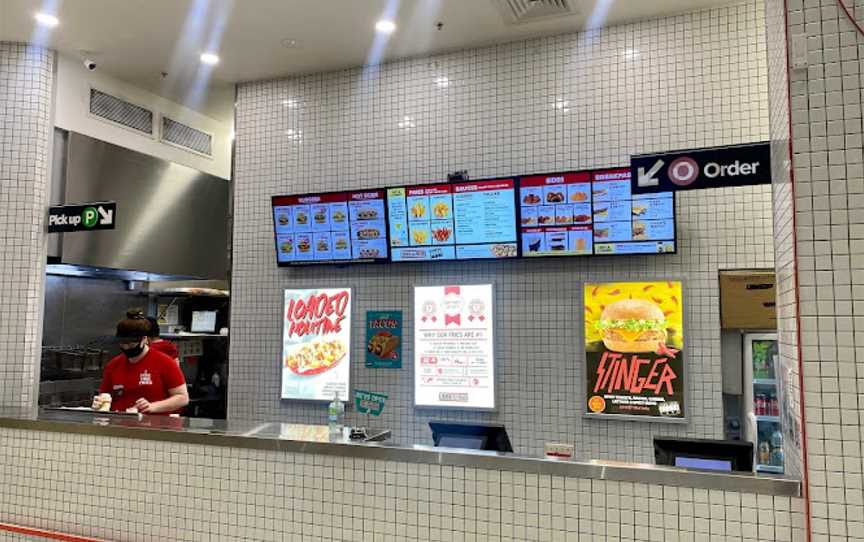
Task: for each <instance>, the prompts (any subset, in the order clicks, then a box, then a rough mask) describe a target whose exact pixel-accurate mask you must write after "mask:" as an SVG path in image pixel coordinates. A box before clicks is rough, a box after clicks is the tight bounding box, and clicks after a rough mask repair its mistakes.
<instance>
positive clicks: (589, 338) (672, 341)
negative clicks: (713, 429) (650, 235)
mask: <svg viewBox="0 0 864 542" xmlns="http://www.w3.org/2000/svg"><path fill="white" fill-rule="evenodd" d="M682 295H683V294H682V286H681V283H680V282H678V281H655V282H613V283H586V284H585V286H584V310H585V315H584V325H585V329H584V337H585V360H586V364H587V367H586V374H587V376H588V378H587V382H586V392H587V395H586V412H587V414H589V415H597V416H634V417H640V418H643V419H656V420H669V419H683V418H684V417H685V404H684V393H685V391H684V390H685V388H684V370H685V359H686V356H685V346H684V330H683V313H684V309H683V298H682Z"/></svg>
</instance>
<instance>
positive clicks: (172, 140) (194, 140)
mask: <svg viewBox="0 0 864 542" xmlns="http://www.w3.org/2000/svg"><path fill="white" fill-rule="evenodd" d="M162 142H163V143H169V144H171V145H176V146H178V147H182V148H184V149H186V150H187V151H192V152H197V153H198V154H203V155H204V156H210V157H212V156H213V136H212V135H210V134H208V133H207V132H202V131H201V130H198V129H196V128H192V127H191V126H188V125H186V124H183V123H182V122H177V121H176V120H174V119H170V118H168V117H166V116H164V115H163V116H162Z"/></svg>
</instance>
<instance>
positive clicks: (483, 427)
mask: <svg viewBox="0 0 864 542" xmlns="http://www.w3.org/2000/svg"><path fill="white" fill-rule="evenodd" d="M429 427H430V428H431V429H432V440H433V441H434V442H435V446H445V447H449V448H468V449H471V450H490V451H496V452H512V451H513V446H512V445H511V444H510V438H509V437H508V436H507V431H506V430H505V429H504V426H503V425H499V424H491V423H490V424H482V423H476V424H472V423H463V422H436V421H433V422H429Z"/></svg>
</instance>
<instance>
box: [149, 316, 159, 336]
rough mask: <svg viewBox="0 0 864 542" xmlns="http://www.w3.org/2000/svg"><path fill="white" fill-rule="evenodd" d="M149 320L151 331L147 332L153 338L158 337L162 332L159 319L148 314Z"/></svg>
mask: <svg viewBox="0 0 864 542" xmlns="http://www.w3.org/2000/svg"><path fill="white" fill-rule="evenodd" d="M147 321H148V322H150V332H149V333H148V334H147V336H148V337H150V338H151V339H158V338H159V335H161V334H162V330H161V329H159V320H157V319H155V318H153V317H152V316H148V317H147Z"/></svg>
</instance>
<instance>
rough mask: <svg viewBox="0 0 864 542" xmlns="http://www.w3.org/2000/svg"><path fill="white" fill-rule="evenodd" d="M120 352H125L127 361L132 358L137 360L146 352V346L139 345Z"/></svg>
mask: <svg viewBox="0 0 864 542" xmlns="http://www.w3.org/2000/svg"><path fill="white" fill-rule="evenodd" d="M120 351H121V352H123V354H124V355H125V356H126V359H129V360H131V359H132V358H137V357H138V356H140V355H141V353H142V352H144V345H143V344H141V343H138V345H137V346H133V347H132V348H121V349H120Z"/></svg>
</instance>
